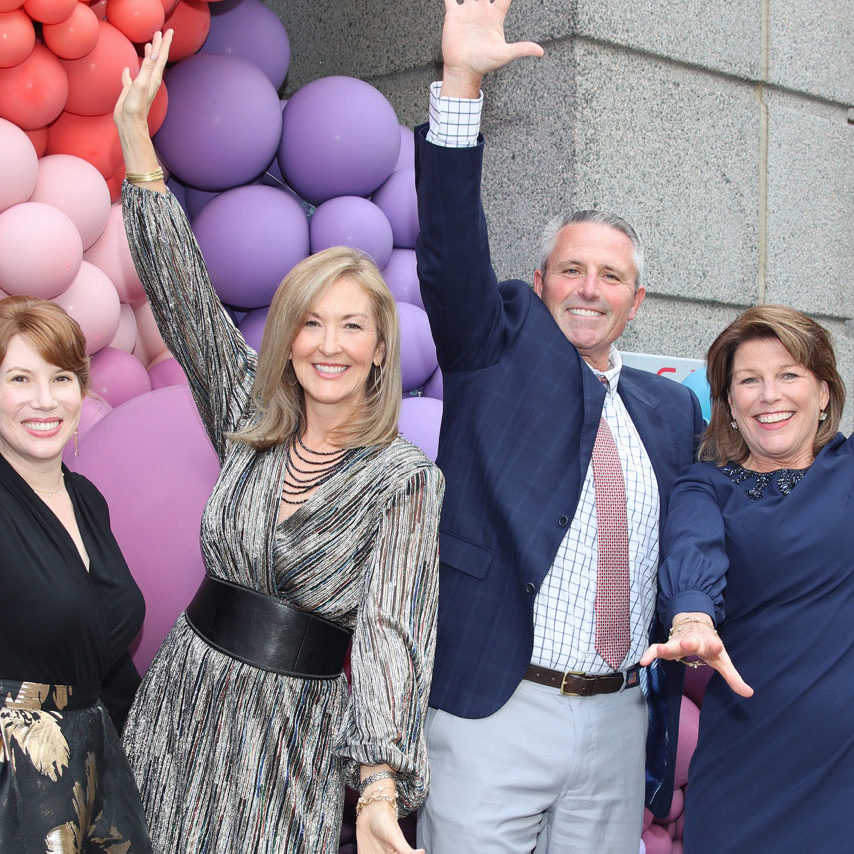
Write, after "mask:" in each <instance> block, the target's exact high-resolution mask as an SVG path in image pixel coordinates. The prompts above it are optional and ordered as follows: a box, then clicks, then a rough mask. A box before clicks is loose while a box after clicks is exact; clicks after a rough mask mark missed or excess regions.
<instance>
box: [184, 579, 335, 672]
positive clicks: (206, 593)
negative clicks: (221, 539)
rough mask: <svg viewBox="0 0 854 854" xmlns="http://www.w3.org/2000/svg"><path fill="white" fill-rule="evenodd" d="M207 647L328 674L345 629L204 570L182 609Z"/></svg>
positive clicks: (263, 664) (257, 662)
mask: <svg viewBox="0 0 854 854" xmlns="http://www.w3.org/2000/svg"><path fill="white" fill-rule="evenodd" d="M185 616H186V618H187V622H188V623H189V624H190V626H191V628H192V629H193V630H194V631H195V632H196V633H197V634H198V635H200V636H201V637H202V639H203V640H205V641H207V643H209V644H210V645H211V646H212V647H214V648H215V649H218V650H219V651H220V652H223V653H225V654H226V655H228V656H230V657H231V658H236V659H237V660H238V661H242V662H244V663H245V664H251V665H252V666H253V667H258V668H260V669H261V670H269V671H271V672H273V673H281V674H283V675H285V676H299V677H301V678H303V679H332V678H333V677H335V676H338V674H340V673H341V670H342V668H343V667H344V657H345V655H346V654H347V648H348V646H349V645H350V635H351V632H350V631H348V630H347V629H343V628H341V627H340V626H336V625H335V624H334V623H330V622H329V620H324V619H323V618H322V617H318V616H316V615H314V614H309V613H307V612H306V611H300V610H299V608H294V607H293V605H289V604H288V603H287V602H284V601H283V600H281V599H277V598H276V597H275V596H268V595H267V594H266V593H261V592H259V591H258V590H252V589H251V588H249V587H244V586H243V585H240V584H234V583H233V582H230V581H223V580H222V579H221V578H213V577H211V576H210V575H206V576H205V578H204V581H202V583H201V586H200V587H199V589H198V591H197V592H196V595H195V596H194V597H193V601H192V602H190V604H189V606H188V607H187V611H186V613H185Z"/></svg>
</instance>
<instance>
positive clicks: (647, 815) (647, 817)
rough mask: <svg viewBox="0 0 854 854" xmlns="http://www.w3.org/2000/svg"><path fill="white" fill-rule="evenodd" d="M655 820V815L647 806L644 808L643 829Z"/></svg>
mask: <svg viewBox="0 0 854 854" xmlns="http://www.w3.org/2000/svg"><path fill="white" fill-rule="evenodd" d="M654 821H655V815H654V814H653V813H652V811H651V810H649V809H647V808H646V807H644V808H643V829H644V830H646V829H647V828H648V827H649V826H650V825H651V824H652V823H653V822H654Z"/></svg>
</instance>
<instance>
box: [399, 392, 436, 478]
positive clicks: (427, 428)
mask: <svg viewBox="0 0 854 854" xmlns="http://www.w3.org/2000/svg"><path fill="white" fill-rule="evenodd" d="M441 423H442V401H440V400H433V398H431V397H404V398H403V401H402V402H401V404H400V419H399V420H398V429H399V430H400V432H401V433H402V434H403V435H404V436H405V437H406V438H407V439H409V441H410V442H412V444H413V445H418V447H419V448H421V450H422V451H424V453H425V454H427V456H428V457H430V459H431V460H433V461H434V462H435V461H436V455H437V454H438V453H439V426H440V425H441Z"/></svg>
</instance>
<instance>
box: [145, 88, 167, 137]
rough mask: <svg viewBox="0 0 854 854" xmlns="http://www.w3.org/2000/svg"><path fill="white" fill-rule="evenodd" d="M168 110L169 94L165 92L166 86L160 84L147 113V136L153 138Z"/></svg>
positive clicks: (164, 119)
mask: <svg viewBox="0 0 854 854" xmlns="http://www.w3.org/2000/svg"><path fill="white" fill-rule="evenodd" d="M168 109H169V94H168V92H167V91H166V84H165V83H161V84H160V88H159V89H158V90H157V94H156V95H155V96H154V100H153V101H152V103H151V109H150V110H149V111H148V134H149V136H154V134H156V133H157V131H159V130H160V128H161V127H162V126H163V122H165V121H166V111H167V110H168Z"/></svg>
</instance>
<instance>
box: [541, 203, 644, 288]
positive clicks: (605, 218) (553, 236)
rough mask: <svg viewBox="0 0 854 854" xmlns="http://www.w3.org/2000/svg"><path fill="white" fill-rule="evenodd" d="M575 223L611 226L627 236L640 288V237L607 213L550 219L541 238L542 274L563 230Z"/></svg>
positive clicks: (586, 212)
mask: <svg viewBox="0 0 854 854" xmlns="http://www.w3.org/2000/svg"><path fill="white" fill-rule="evenodd" d="M575 222H592V223H594V224H596V225H609V226H610V227H611V228H615V229H616V230H617V231H619V232H621V233H622V234H625V235H626V237H628V238H629V240H631V242H632V247H633V249H634V253H633V254H634V262H635V269H636V270H637V278H636V279H635V288H639V287H640V285H641V280H642V279H643V243H641V239H640V235H639V234H638V233H637V231H635V230H634V228H632V226H631V225H629V223H628V222H626V220H624V219H623V218H622V217H620V216H617V215H616V214H612V213H608V212H607V211H598V210H579V211H573V212H572V213H570V214H566V215H558V216H556V217H554V218H553V219H550V220H549V221H548V222H547V223H546V227H545V228H544V229H543V233H542V235H541V236H540V272H541V273H542V274H543V275H544V276H545V274H546V267H547V266H548V263H549V258H551V254H552V252H554V249H555V246H557V238H558V235H559V234H560V232H561V229H563V228H565V227H566V226H567V225H572V224H573V223H575Z"/></svg>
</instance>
